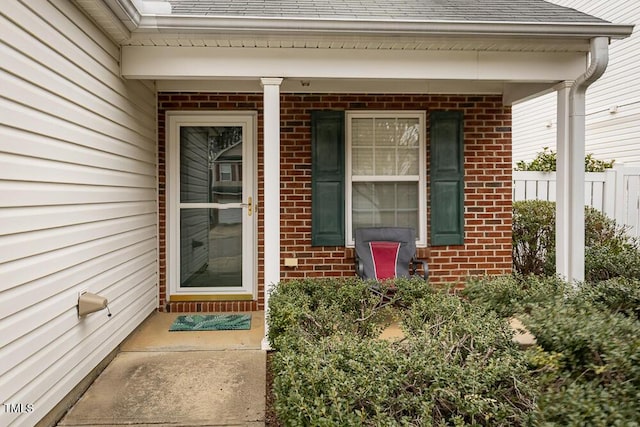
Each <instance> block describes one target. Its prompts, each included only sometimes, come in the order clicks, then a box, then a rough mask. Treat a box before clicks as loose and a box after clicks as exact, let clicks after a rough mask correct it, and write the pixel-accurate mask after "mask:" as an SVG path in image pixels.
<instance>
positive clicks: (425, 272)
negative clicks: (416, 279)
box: [411, 258, 429, 280]
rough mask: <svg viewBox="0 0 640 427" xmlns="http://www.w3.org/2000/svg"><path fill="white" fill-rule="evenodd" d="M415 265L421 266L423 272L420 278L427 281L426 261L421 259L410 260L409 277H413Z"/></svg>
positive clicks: (427, 268) (427, 269)
mask: <svg viewBox="0 0 640 427" xmlns="http://www.w3.org/2000/svg"><path fill="white" fill-rule="evenodd" d="M417 264H421V265H422V271H423V272H424V273H423V274H422V278H423V279H424V280H427V279H428V278H429V265H427V261H425V260H423V259H415V258H413V259H412V260H411V275H412V276H413V275H415V274H416V272H417V270H418V267H417Z"/></svg>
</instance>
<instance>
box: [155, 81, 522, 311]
mask: <svg viewBox="0 0 640 427" xmlns="http://www.w3.org/2000/svg"><path fill="white" fill-rule="evenodd" d="M321 109H338V110H425V111H427V114H428V113H429V111H434V110H456V111H462V112H463V113H464V120H465V122H464V132H465V141H464V147H465V148H464V156H465V244H464V245H463V246H445V247H431V248H420V249H419V250H418V251H419V256H421V257H423V258H426V259H428V261H429V266H430V270H431V282H433V283H454V284H455V283H461V282H462V281H463V280H464V278H465V277H467V276H470V275H484V274H503V273H508V272H510V271H511V191H512V190H511V182H512V181H511V109H510V107H505V106H503V105H502V100H501V97H500V96H463V95H404V94H399V95H342V94H283V95H281V149H280V156H281V165H280V168H281V174H280V176H281V182H282V184H281V223H280V226H281V242H280V246H281V252H282V255H281V259H284V258H287V257H295V258H298V267H297V268H295V269H292V268H287V267H284V265H281V277H282V279H292V278H299V277H317V276H349V275H353V274H354V272H353V271H354V270H353V249H349V248H344V247H311V246H310V242H311V194H310V191H311V144H310V140H311V133H310V111H311V110H321ZM170 110H218V111H221V110H252V111H258V190H257V194H258V284H259V287H260V288H259V299H258V301H236V302H190V303H176V302H173V303H169V304H167V302H166V240H165V230H166V222H165V113H166V112H167V111H170ZM427 123H428V121H427ZM262 134H263V133H262V94H236V93H229V94H208V93H160V94H159V95H158V138H159V142H158V147H159V152H158V160H159V166H158V167H159V171H158V175H159V181H160V186H159V188H160V195H159V200H160V308H161V309H162V310H170V311H248V310H262V309H264V290H263V289H262V286H261V284H262V282H263V279H264V276H263V267H264V252H263V245H262V236H263V231H264V220H263V217H262V214H261V212H262V199H263V197H262V196H263V191H264V190H263V185H262V177H263V170H264V169H263V168H264V164H263V155H262V154H263V150H262V147H263V145H262V141H263V138H262ZM427 147H428V129H427ZM428 156H429V153H428V150H427V157H428ZM427 160H428V159H427ZM427 164H428V163H427ZM428 191H429V189H428V186H427V192H428ZM427 230H428V225H427ZM428 240H429V236H428V235H427V241H428Z"/></svg>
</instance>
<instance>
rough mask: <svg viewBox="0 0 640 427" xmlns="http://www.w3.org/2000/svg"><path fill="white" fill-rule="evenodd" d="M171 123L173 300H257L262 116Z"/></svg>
mask: <svg viewBox="0 0 640 427" xmlns="http://www.w3.org/2000/svg"><path fill="white" fill-rule="evenodd" d="M167 123H168V125H169V128H168V129H167V131H168V132H167V135H168V152H167V154H168V159H167V160H168V171H167V174H168V176H167V183H168V188H167V214H168V218H167V225H168V234H167V252H168V259H169V263H168V269H167V279H168V281H169V291H170V296H169V297H170V300H174V301H179V300H207V299H227V298H228V299H234V298H235V299H248V298H255V281H256V279H255V268H254V262H255V256H256V255H255V253H256V250H255V247H256V245H255V228H256V227H255V224H256V221H255V218H256V215H255V204H256V200H255V196H254V193H253V190H254V187H255V183H254V179H255V164H254V145H255V114H253V113H247V112H243V113H238V114H236V113H211V112H209V113H194V112H189V113H185V112H174V113H168V120H167Z"/></svg>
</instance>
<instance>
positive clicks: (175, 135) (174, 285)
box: [165, 111, 258, 301]
mask: <svg viewBox="0 0 640 427" xmlns="http://www.w3.org/2000/svg"><path fill="white" fill-rule="evenodd" d="M257 118H258V113H257V112H256V111H167V113H166V121H165V123H166V126H167V129H166V135H167V140H166V147H167V150H166V165H167V168H166V186H167V187H166V198H167V199H166V215H167V221H166V224H167V230H166V249H167V273H166V277H167V301H215V300H254V299H257V296H258V287H257V281H258V280H257V279H258V277H257V276H258V275H257V268H256V266H257V259H258V245H257V241H258V236H257V232H258V227H257V224H258V221H257V209H256V207H257V206H258V200H257V193H258V191H257V189H258V182H257V176H258V168H257V135H258V132H257V125H258V120H257ZM183 126H242V127H243V143H242V187H243V195H242V205H243V209H242V211H243V215H242V218H243V219H242V285H241V286H240V287H222V288H204V287H199V288H183V287H180V199H179V197H180V196H179V195H180V127H183ZM249 197H251V205H252V206H251V209H252V215H251V216H249V215H248V213H247V209H248V207H249V206H248V199H249Z"/></svg>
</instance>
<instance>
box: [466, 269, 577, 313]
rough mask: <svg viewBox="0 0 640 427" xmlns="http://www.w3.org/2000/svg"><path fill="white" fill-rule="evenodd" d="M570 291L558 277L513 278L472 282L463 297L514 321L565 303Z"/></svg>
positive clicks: (492, 278) (467, 286) (487, 278)
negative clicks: (513, 318)
mask: <svg viewBox="0 0 640 427" xmlns="http://www.w3.org/2000/svg"><path fill="white" fill-rule="evenodd" d="M570 289H571V288H570V287H569V286H568V285H567V283H566V282H564V281H563V280H561V279H559V278H558V277H556V276H535V275H529V276H518V275H510V276H498V277H484V278H472V279H470V280H469V281H468V282H467V284H466V286H465V288H464V289H463V290H462V291H461V295H462V296H464V297H465V298H467V299H468V300H469V301H471V302H472V303H473V304H475V305H478V306H481V307H484V309H485V310H487V311H493V312H495V313H496V314H497V315H498V316H500V317H511V316H514V315H516V314H523V313H528V312H530V311H531V310H533V309H535V308H537V307H541V306H542V307H544V306H548V305H553V304H555V303H557V302H562V301H564V299H565V297H566V294H567V292H569V290H570Z"/></svg>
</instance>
